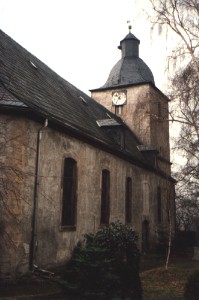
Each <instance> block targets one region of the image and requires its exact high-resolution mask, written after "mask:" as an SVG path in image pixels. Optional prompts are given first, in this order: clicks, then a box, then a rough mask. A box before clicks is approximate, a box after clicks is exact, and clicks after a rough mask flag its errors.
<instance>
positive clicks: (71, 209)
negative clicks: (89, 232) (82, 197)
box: [61, 158, 77, 229]
mask: <svg viewBox="0 0 199 300" xmlns="http://www.w3.org/2000/svg"><path fill="white" fill-rule="evenodd" d="M76 189H77V163H76V161H75V160H74V159H72V158H65V160H64V177H63V196H62V218H61V225H62V226H63V227H64V226H72V227H73V229H75V228H74V226H75V225H76V209H77V195H76Z"/></svg>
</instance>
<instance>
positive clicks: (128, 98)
mask: <svg viewBox="0 0 199 300" xmlns="http://www.w3.org/2000/svg"><path fill="white" fill-rule="evenodd" d="M130 29H131V27H130V28H129V33H128V34H127V35H126V37H125V38H124V39H123V40H122V41H121V42H120V45H119V46H118V49H120V50H121V54H122V57H121V59H120V60H119V61H118V62H117V63H116V64H115V65H114V67H113V68H112V70H111V72H110V74H109V77H108V79H107V81H106V83H105V84H104V85H103V86H102V87H100V88H98V89H93V90H91V96H92V98H93V99H95V100H96V101H97V102H99V103H100V104H102V105H103V106H105V107H106V108H107V109H109V110H110V111H112V112H113V113H115V114H116V115H118V116H120V117H121V118H122V119H123V121H124V122H125V123H126V125H127V126H128V127H129V128H130V129H131V130H132V131H133V132H134V133H135V135H136V136H137V138H138V140H139V142H140V146H139V150H140V151H142V152H143V153H144V154H145V155H153V156H154V157H155V159H156V163H157V164H158V168H159V169H161V170H162V171H164V172H165V173H167V174H168V175H170V165H171V164H170V146H169V122H168V101H169V100H168V98H167V97H166V96H165V95H164V94H163V93H162V92H161V91H160V90H159V89H158V88H157V87H156V86H155V82H154V77H153V74H152V72H151V70H150V69H149V67H148V66H147V65H146V64H145V62H144V61H143V60H142V59H141V58H140V57H139V44H140V41H139V39H137V38H136V37H135V36H134V35H133V34H132V33H131V31H130Z"/></svg>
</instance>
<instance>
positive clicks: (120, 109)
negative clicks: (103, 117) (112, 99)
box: [115, 105, 123, 116]
mask: <svg viewBox="0 0 199 300" xmlns="http://www.w3.org/2000/svg"><path fill="white" fill-rule="evenodd" d="M122 112H123V106H122V105H118V106H115V114H116V115H117V116H121V115H122Z"/></svg>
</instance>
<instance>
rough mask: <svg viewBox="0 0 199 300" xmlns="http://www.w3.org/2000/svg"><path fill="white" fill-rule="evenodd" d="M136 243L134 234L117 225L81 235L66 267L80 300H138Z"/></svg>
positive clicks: (140, 294) (140, 295) (139, 292)
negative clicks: (81, 238) (68, 269)
mask: <svg viewBox="0 0 199 300" xmlns="http://www.w3.org/2000/svg"><path fill="white" fill-rule="evenodd" d="M136 242H137V236H136V234H135V232H134V231H133V230H132V229H131V228H129V227H127V226H125V225H123V224H121V223H120V222H118V221H117V222H115V223H111V224H110V225H109V227H103V228H102V229H100V230H99V231H98V232H97V233H95V234H92V233H91V234H86V235H85V240H84V242H83V243H82V244H78V245H77V247H76V248H75V249H74V252H73V256H72V258H71V261H70V263H69V266H68V267H69V268H70V270H71V271H72V275H73V276H71V274H70V279H71V278H72V280H71V286H72V287H73V289H74V291H75V292H76V293H78V294H79V295H81V299H83V297H86V299H109V300H110V299H133V300H141V299H142V288H141V281H140V277H139V261H140V252H139V250H138V248H137V245H136ZM118 297H119V298H118Z"/></svg>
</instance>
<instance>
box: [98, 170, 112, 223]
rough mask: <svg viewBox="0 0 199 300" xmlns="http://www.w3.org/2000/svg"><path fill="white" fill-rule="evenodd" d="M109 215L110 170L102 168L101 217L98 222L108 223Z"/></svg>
mask: <svg viewBox="0 0 199 300" xmlns="http://www.w3.org/2000/svg"><path fill="white" fill-rule="evenodd" d="M109 217H110V172H109V171H108V170H105V169H104V170H102V179H101V218H100V223H101V224H102V225H103V224H104V225H108V224H109Z"/></svg>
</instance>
